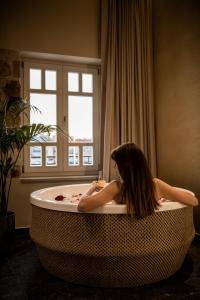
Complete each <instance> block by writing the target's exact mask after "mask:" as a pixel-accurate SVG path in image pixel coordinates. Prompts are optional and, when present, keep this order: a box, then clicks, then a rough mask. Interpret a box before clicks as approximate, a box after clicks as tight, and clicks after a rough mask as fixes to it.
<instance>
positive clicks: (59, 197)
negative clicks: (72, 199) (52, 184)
mask: <svg viewBox="0 0 200 300" xmlns="http://www.w3.org/2000/svg"><path fill="white" fill-rule="evenodd" d="M64 198H65V197H64V196H63V195H58V196H56V197H55V200H57V201H62V200H63V199H64Z"/></svg>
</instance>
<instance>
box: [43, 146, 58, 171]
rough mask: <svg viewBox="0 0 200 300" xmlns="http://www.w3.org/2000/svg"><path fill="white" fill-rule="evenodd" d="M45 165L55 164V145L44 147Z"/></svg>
mask: <svg viewBox="0 0 200 300" xmlns="http://www.w3.org/2000/svg"><path fill="white" fill-rule="evenodd" d="M45 160H46V166H57V147H56V146H47V147H46V157H45Z"/></svg>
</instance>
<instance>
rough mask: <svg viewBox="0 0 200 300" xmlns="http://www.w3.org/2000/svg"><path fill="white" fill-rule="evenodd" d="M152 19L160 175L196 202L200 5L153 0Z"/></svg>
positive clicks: (191, 0) (199, 185)
mask: <svg viewBox="0 0 200 300" xmlns="http://www.w3.org/2000/svg"><path fill="white" fill-rule="evenodd" d="M153 20H154V62H155V99H156V103H155V107H156V127H157V132H156V136H157V164H158V177H160V178H161V179H164V180H166V181H167V182H169V183H171V184H172V185H175V186H182V187H185V188H189V189H191V190H193V191H194V192H195V193H196V194H197V196H198V198H199V199H200V117H199V115H200V1H198V0H162V1H160V0H153ZM195 225H196V229H197V230H198V232H199V233H200V209H199V208H197V209H195Z"/></svg>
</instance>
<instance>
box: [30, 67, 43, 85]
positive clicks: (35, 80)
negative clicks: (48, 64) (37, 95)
mask: <svg viewBox="0 0 200 300" xmlns="http://www.w3.org/2000/svg"><path fill="white" fill-rule="evenodd" d="M41 87H42V71H41V70H39V69H30V88H31V89H41Z"/></svg>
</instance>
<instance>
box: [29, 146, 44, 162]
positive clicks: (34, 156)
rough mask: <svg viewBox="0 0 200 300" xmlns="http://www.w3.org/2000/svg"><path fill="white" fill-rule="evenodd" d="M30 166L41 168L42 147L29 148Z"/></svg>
mask: <svg viewBox="0 0 200 300" xmlns="http://www.w3.org/2000/svg"><path fill="white" fill-rule="evenodd" d="M30 166H31V167H41V166H42V147H41V146H34V147H30Z"/></svg>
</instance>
